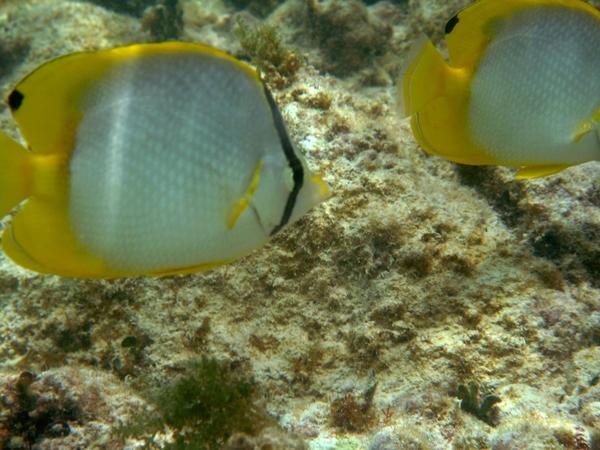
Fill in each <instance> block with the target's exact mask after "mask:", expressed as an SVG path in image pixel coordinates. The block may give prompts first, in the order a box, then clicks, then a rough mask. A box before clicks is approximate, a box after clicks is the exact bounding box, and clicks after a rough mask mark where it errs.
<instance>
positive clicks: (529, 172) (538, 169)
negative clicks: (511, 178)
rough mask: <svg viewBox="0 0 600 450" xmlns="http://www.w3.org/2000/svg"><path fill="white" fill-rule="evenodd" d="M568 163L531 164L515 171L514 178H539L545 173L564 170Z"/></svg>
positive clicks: (551, 173)
mask: <svg viewBox="0 0 600 450" xmlns="http://www.w3.org/2000/svg"><path fill="white" fill-rule="evenodd" d="M567 167H569V166H568V165H548V166H531V167H523V168H521V169H519V170H518V171H517V173H516V174H515V178H516V179H517V180H526V179H530V178H540V177H545V176H547V175H553V174H555V173H558V172H561V171H563V170H565V169H566V168H567Z"/></svg>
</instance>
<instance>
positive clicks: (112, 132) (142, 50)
mask: <svg viewBox="0 0 600 450" xmlns="http://www.w3.org/2000/svg"><path fill="white" fill-rule="evenodd" d="M7 103H8V105H9V107H10V110H11V112H12V115H13V117H14V119H15V121H16V123H17V125H18V127H19V130H20V132H21V135H22V137H23V139H24V140H25V141H26V142H27V144H28V149H25V148H23V147H22V146H21V145H19V144H18V143H17V142H15V141H13V140H12V139H10V138H9V137H8V136H7V135H5V134H0V216H5V215H7V214H8V213H9V212H10V211H12V210H13V209H14V208H15V207H16V206H17V205H18V204H20V206H21V207H20V209H17V210H16V213H15V214H14V216H13V217H12V220H11V221H10V223H9V224H8V225H7V226H6V228H5V229H4V232H3V235H2V247H3V250H4V252H5V253H6V255H8V256H9V257H10V258H11V259H12V260H13V261H15V262H16V263H17V264H19V265H21V266H23V267H25V268H28V269H31V270H34V271H37V272H42V273H51V274H58V275H62V276H68V277H78V278H113V277H125V276H137V275H167V274H178V273H188V272H192V271H199V270H206V269H210V268H213V267H216V266H219V265H221V264H224V263H227V262H230V261H232V260H235V259H237V258H239V257H241V256H243V255H246V254H248V253H250V252H251V251H253V250H254V249H256V248H258V247H260V246H261V245H262V244H264V243H265V242H266V241H267V240H268V239H269V238H270V237H271V236H273V235H274V234H275V233H277V232H278V231H279V230H281V229H282V228H283V227H284V226H286V225H287V224H289V223H291V222H293V221H294V220H295V219H297V218H298V217H300V216H301V215H302V214H304V213H305V212H307V211H308V209H310V208H311V207H313V206H314V205H316V204H317V203H319V202H320V201H321V200H323V199H324V198H326V197H327V195H328V187H327V185H326V184H325V182H324V181H323V180H322V179H321V178H320V177H319V176H317V175H315V174H312V173H311V172H310V170H309V169H308V167H307V165H306V162H305V159H304V158H303V156H302V155H301V154H300V153H298V151H296V149H295V148H294V146H293V145H292V142H291V140H290V137H289V135H288V132H287V131H286V127H285V125H284V121H283V119H282V116H281V114H280V111H279V110H278V108H277V105H276V104H275V101H274V100H273V97H272V95H271V94H270V92H269V90H268V89H267V87H266V86H265V85H264V83H263V82H262V81H261V79H260V77H259V75H258V74H257V72H256V71H255V70H254V69H252V68H251V67H250V66H249V65H247V64H245V63H243V62H241V61H239V60H237V59H235V58H234V57H232V56H230V55H229V54H227V53H225V52H223V51H220V50H217V49H214V48H211V47H208V46H204V45H200V44H192V43H182V42H168V43H161V44H139V45H132V46H128V47H121V48H114V49H108V50H99V51H93V52H83V53H75V54H71V55H67V56H63V57H60V58H58V59H55V60H53V61H50V62H48V63H46V64H44V65H42V66H41V67H39V68H38V69H37V70H35V71H34V72H32V73H31V74H30V75H28V76H27V77H25V79H23V80H22V81H21V82H20V83H19V84H18V85H17V86H16V88H15V89H14V90H13V91H12V92H11V93H10V95H9V96H8V100H7Z"/></svg>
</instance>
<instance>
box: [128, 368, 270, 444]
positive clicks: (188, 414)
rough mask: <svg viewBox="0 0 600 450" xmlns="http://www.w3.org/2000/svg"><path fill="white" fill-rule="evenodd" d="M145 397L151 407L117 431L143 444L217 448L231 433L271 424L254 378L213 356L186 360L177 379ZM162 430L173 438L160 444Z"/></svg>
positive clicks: (252, 431) (251, 431)
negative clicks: (146, 413) (142, 441)
mask: <svg viewBox="0 0 600 450" xmlns="http://www.w3.org/2000/svg"><path fill="white" fill-rule="evenodd" d="M146 396H147V397H148V400H149V402H150V403H151V404H153V405H154V407H155V410H154V411H153V412H151V413H149V414H148V415H147V416H145V417H142V418H140V419H139V420H138V421H137V422H134V423H132V424H130V425H128V426H126V427H125V428H123V429H122V430H121V432H122V434H124V435H126V436H130V437H138V438H141V439H143V440H144V441H145V442H146V446H147V448H167V449H189V448H193V449H197V450H213V449H219V448H222V447H223V445H224V444H225V443H226V442H227V441H228V439H229V438H230V437H231V436H233V435H234V434H239V433H242V434H245V435H250V436H254V435H256V434H258V433H259V432H260V431H261V430H262V429H263V428H264V427H265V426H267V425H269V424H270V423H271V422H272V421H271V420H270V419H269V418H268V416H267V414H266V412H265V411H264V410H263V409H262V408H261V407H259V406H258V405H257V389H256V384H255V383H254V381H253V380H252V379H251V378H249V377H247V376H245V375H244V374H243V373H240V371H239V370H234V368H232V367H231V366H230V365H229V364H227V363H222V362H219V361H217V360H215V359H212V358H202V359H200V360H195V361H192V362H189V363H187V365H186V367H185V369H184V371H183V373H182V374H181V375H180V376H179V377H178V378H177V379H176V380H174V381H173V382H172V383H171V384H169V385H167V386H166V387H163V388H162V389H160V390H158V391H156V392H151V393H148V394H147V395H146ZM164 432H167V434H169V433H170V434H172V439H171V440H170V442H168V444H167V445H164V444H160V445H159V443H158V442H157V441H156V436H157V435H158V434H159V433H164Z"/></svg>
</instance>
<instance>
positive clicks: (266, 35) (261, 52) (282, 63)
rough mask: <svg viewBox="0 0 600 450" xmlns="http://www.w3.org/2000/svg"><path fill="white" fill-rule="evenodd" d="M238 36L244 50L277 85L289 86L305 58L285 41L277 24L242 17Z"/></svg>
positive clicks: (272, 82)
mask: <svg viewBox="0 0 600 450" xmlns="http://www.w3.org/2000/svg"><path fill="white" fill-rule="evenodd" d="M235 35H236V36H237V38H238V39H239V41H240V45H241V46H242V52H243V53H244V54H245V55H246V56H248V57H249V58H250V59H251V61H252V63H253V64H254V65H256V67H257V68H258V70H259V72H260V73H261V74H262V75H263V76H264V77H265V79H266V81H267V82H269V84H271V85H272V86H273V87H275V88H282V87H285V86H287V85H288V84H290V83H291V82H292V81H293V80H294V79H295V77H296V74H297V72H298V70H299V69H300V66H301V64H302V60H301V59H300V57H299V56H298V55H297V54H296V53H294V52H292V51H291V50H289V49H288V48H286V47H285V46H284V45H283V44H282V42H281V37H280V36H279V34H278V33H277V30H276V29H275V28H274V27H272V26H269V25H257V26H251V25H249V24H248V23H247V22H246V21H245V20H243V19H241V18H240V19H238V21H237V27H236V28H235Z"/></svg>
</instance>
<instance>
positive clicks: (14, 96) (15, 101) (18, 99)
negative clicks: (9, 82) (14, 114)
mask: <svg viewBox="0 0 600 450" xmlns="http://www.w3.org/2000/svg"><path fill="white" fill-rule="evenodd" d="M24 98H25V96H24V95H23V94H22V93H21V91H19V90H17V89H15V90H14V91H12V92H11V93H10V95H9V96H8V106H10V109H11V110H12V111H16V110H17V109H19V107H20V106H21V104H22V103H23V99H24Z"/></svg>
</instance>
